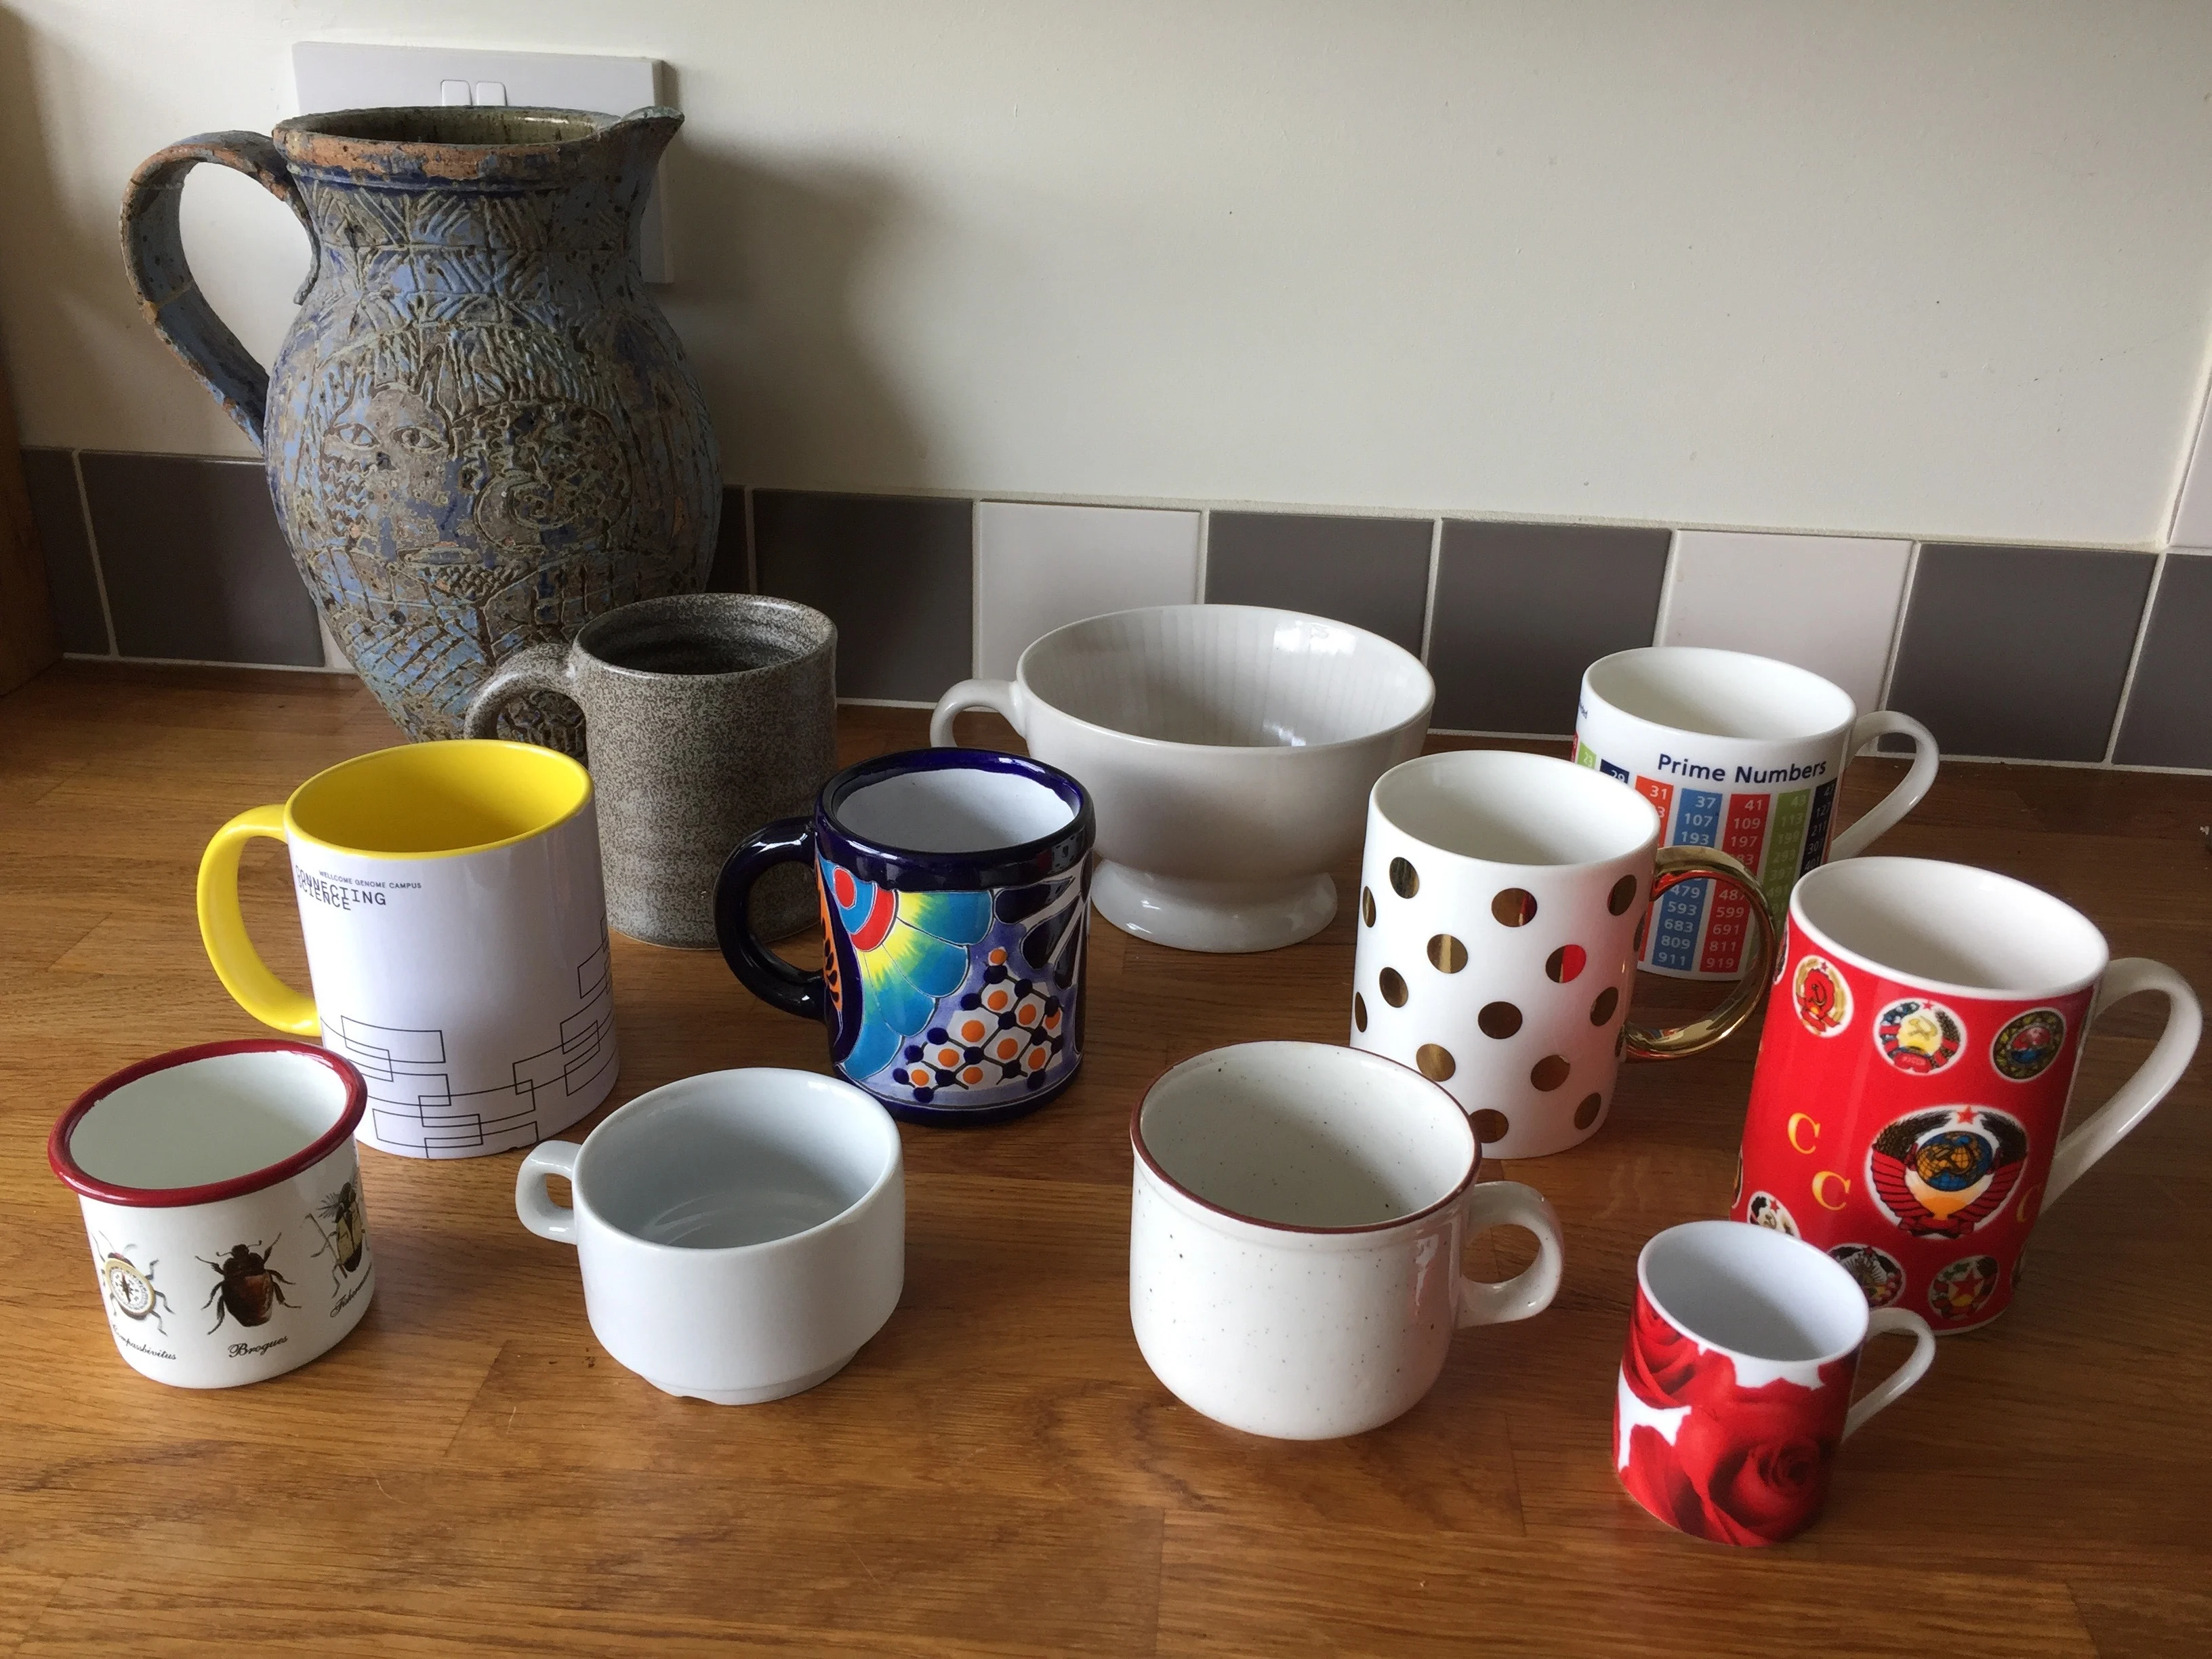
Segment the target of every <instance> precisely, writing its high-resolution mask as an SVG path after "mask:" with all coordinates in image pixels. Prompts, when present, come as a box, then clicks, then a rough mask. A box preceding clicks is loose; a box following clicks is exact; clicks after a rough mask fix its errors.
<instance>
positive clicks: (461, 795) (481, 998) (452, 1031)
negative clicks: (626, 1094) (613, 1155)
mask: <svg viewBox="0 0 2212 1659" xmlns="http://www.w3.org/2000/svg"><path fill="white" fill-rule="evenodd" d="M255 836H268V837H270V838H271V839H273V840H276V841H282V842H284V843H286V845H287V846H288V847H289V849H290V852H291V857H292V884H293V887H294V889H295V891H296V894H297V896H298V899H299V904H300V927H301V933H304V934H305V935H306V938H307V971H308V975H309V976H310V978H311V979H312V981H313V987H314V991H313V995H309V994H307V993H305V992H302V991H299V990H296V989H295V988H294V987H291V986H289V985H287V984H285V983H284V981H282V980H280V979H278V978H277V977H276V975H275V974H273V973H271V972H270V970H269V967H268V965H267V964H266V963H264V962H263V961H262V960H261V957H259V955H258V954H257V953H256V951H254V948H253V945H252V940H251V939H248V938H247V937H246V921H245V918H244V916H243V915H241V913H240V909H239V902H238V863H239V857H240V854H241V853H242V852H243V851H244V850H245V847H246V842H248V841H250V840H252V838H253V837H255ZM199 921H200V937H201V939H202V940H203V941H204V943H205V945H206V946H207V953H208V960H209V961H210V962H211V963H213V964H214V965H215V971H216V976H217V977H218V978H220V979H221V980H222V983H223V986H224V988H225V989H227V990H228V991H229V993H230V994H231V995H232V996H233V997H234V998H236V999H237V1000H238V1004H239V1006H240V1007H242V1008H244V1009H245V1010H246V1012H248V1013H249V1014H252V1015H253V1016H254V1017H255V1018H257V1019H259V1020H261V1021H263V1022H264V1023H265V1024H270V1025H273V1026H275V1027H276V1029H277V1030H280V1031H286V1032H289V1033H290V1034H291V1035H293V1036H302V1037H319V1038H320V1039H321V1040H322V1043H323V1046H324V1047H325V1048H328V1049H329V1050H330V1051H331V1053H333V1054H342V1055H343V1056H344V1057H345V1058H346V1059H347V1060H350V1061H352V1062H353V1064H354V1066H356V1068H357V1069H358V1070H359V1071H360V1073H361V1074H362V1078H363V1079H366V1080H367V1082H368V1113H367V1115H365V1116H364V1117H363V1118H362V1124H361V1131H360V1134H361V1139H362V1140H363V1141H365V1142H366V1143H368V1145H369V1146H374V1147H376V1148H377V1149H378V1150H380V1151H381V1152H400V1153H404V1154H406V1155H407V1156H409V1157H412V1158H472V1157H475V1156H477V1155H478V1154H480V1153H484V1152H507V1151H510V1150H512V1149H513V1148H515V1147H520V1146H534V1145H535V1144H536V1143H537V1142H538V1141H540V1140H542V1139H544V1138H545V1137H546V1136H547V1135H550V1134H552V1133H556V1132H557V1131H559V1130H562V1129H565V1128H567V1127H568V1126H569V1125H570V1124H572V1123H574V1122H575V1121H576V1120H577V1119H579V1118H580V1117H582V1116H583V1115H585V1114H586V1113H587V1112H589V1111H591V1110H592V1109H593V1108H594V1107H596V1106H597V1105H598V1104H599V1103H600V1102H601V1101H602V1100H604V1099H605V1098H606V1096H607V1091H609V1090H610V1089H611V1088H613V1087H614V1083H615V1073H616V1072H617V1068H618V1061H617V1057H616V1053H615V1018H614V994H613V991H612V989H611V981H610V979H609V975H608V964H607V922H606V900H605V896H604V895H603V892H602V890H601V886H600V879H599V827H598V821H597V818H596V817H595V816H594V814H593V811H592V780H591V775H590V774H588V773H587V772H586V771H585V770H584V769H583V768H582V767H581V766H580V765H578V764H577V763H575V762H574V761H573V760H571V759H569V758H568V757H567V756H566V755H562V754H557V753H556V752H555V751H554V750H550V749H539V748H537V747H534V746H532V744H521V743H500V742H492V741H489V740H484V741H477V740H463V741H459V742H453V743H422V744H410V745H408V746H407V747H404V748H399V749H384V750H377V751H376V752H374V753H373V754H368V755H362V756H361V757H358V758H356V759H354V760H349V761H344V762H341V763H339V764H338V765H337V766H333V767H331V769H329V770H327V771H324V772H319V773H317V774H316V775H314V776H313V777H312V778H309V779H308V780H307V781H306V782H305V783H303V784H301V786H300V787H298V788H297V789H295V790H294V791H293V792H292V797H291V799H289V800H288V801H286V802H285V803H284V804H283V805H281V806H257V807H255V808H253V809H252V811H246V812H241V813H240V814H239V815H238V816H237V817H234V818H233V819H232V820H231V821H230V822H229V823H226V824H225V825H223V827H222V829H219V830H217V831H216V836H215V839H214V840H213V841H211V842H209V843H208V848H207V851H206V852H205V853H204V854H203V855H202V857H201V859H200V873H199Z"/></svg>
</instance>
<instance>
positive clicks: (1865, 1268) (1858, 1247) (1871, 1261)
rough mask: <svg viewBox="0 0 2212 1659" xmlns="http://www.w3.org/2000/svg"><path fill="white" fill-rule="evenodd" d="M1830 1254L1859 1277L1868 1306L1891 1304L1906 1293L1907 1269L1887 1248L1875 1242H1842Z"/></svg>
mask: <svg viewBox="0 0 2212 1659" xmlns="http://www.w3.org/2000/svg"><path fill="white" fill-rule="evenodd" d="M1828 1254H1829V1255H1832V1256H1833V1257H1835V1258H1836V1260H1837V1261H1838V1262H1840V1263H1842V1264H1843V1269H1844V1272H1845V1273H1849V1274H1850V1276H1851V1277H1852V1278H1853V1279H1857V1281H1858V1286H1859V1289H1861V1290H1862V1291H1865V1292H1866V1299H1867V1306H1868V1307H1869V1308H1887V1306H1888V1305H1889V1304H1891V1303H1893V1302H1894V1301H1896V1300H1897V1298H1898V1297H1900V1296H1902V1295H1903V1294H1904V1293H1905V1269H1904V1267H1902V1266H1900V1265H1899V1262H1898V1260H1897V1258H1896V1257H1895V1256H1893V1255H1891V1254H1890V1253H1889V1252H1888V1251H1887V1250H1878V1249H1875V1247H1874V1246H1873V1245H1871V1244H1838V1245H1837V1246H1836V1247H1835V1248H1834V1249H1832V1250H1830V1251H1829V1252H1828Z"/></svg>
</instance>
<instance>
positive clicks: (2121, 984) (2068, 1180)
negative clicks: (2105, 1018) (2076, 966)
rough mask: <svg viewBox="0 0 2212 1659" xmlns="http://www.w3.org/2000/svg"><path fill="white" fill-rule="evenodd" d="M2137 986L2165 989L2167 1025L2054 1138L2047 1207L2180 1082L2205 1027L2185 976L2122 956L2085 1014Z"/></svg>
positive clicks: (2106, 1005)
mask: <svg viewBox="0 0 2212 1659" xmlns="http://www.w3.org/2000/svg"><path fill="white" fill-rule="evenodd" d="M2138 991H2162V992H2164V993H2165V994H2166V1030H2163V1031H2161V1032H2160V1033H2159V1038H2158V1042H2157V1045H2156V1046H2155V1047H2154V1048H2152V1049H2151V1051H2150V1058H2149V1059H2148V1060H2145V1061H2143V1063H2142V1065H2141V1066H2138V1067H2137V1068H2136V1074H2135V1075H2134V1076H2133V1077H2131V1078H2130V1079H2128V1080H2127V1081H2126V1082H2125V1083H2123V1084H2122V1085H2120V1086H2119V1087H2118V1089H2117V1090H2116V1091H2113V1095H2112V1098H2111V1099H2110V1100H2108V1101H2106V1103H2104V1104H2103V1105H2102V1106H2100V1107H2099V1108H2098V1109H2097V1110H2096V1112H2095V1113H2094V1114H2093V1115H2092V1116H2091V1117H2090V1118H2089V1119H2088V1120H2087V1121H2085V1122H2083V1123H2082V1124H2081V1125H2080V1126H2079V1127H2076V1128H2075V1130H2074V1131H2073V1132H2072V1133H2070V1134H2069V1135H2068V1136H2067V1137H2066V1138H2065V1139H2063V1140H2061V1141H2060V1142H2059V1143H2058V1150H2057V1152H2054V1153H2052V1154H2051V1173H2050V1174H2049V1175H2048V1176H2045V1177H2044V1184H2043V1207H2044V1208H2045V1209H2049V1208H2050V1207H2051V1204H2052V1203H2053V1202H2055V1201H2056V1200H2057V1197H2058V1194H2061V1193H2063V1192H2064V1191H2065V1190H2066V1189H2067V1188H2069V1187H2071V1186H2072V1185H2073V1184H2074V1183H2075V1182H2076V1181H2077V1180H2079V1179H2080V1178H2081V1172H2082V1171H2083V1170H2087V1168H2088V1167H2089V1166H2090V1165H2091V1164H2094V1163H2095V1162H2096V1161H2097V1160H2098V1159H2099V1158H2102V1157H2104V1155H2105V1154H2106V1152H2111V1151H2112V1148H2113V1147H2115V1146H2118V1145H2119V1144H2120V1141H2121V1139H2123V1138H2124V1136H2125V1135H2126V1134H2127V1133H2128V1131H2130V1129H2132V1128H2134V1127H2136V1124H2138V1123H2140V1122H2142V1121H2143V1119H2144V1118H2145V1117H2147V1116H2148V1115H2150V1109H2151V1108H2152V1107H2154V1106H2155V1105H2157V1104H2158V1103H2159V1102H2160V1101H2161V1100H2164V1099H2165V1098H2166V1094H2167V1092H2168V1091H2170V1090H2172V1087H2173V1085H2175V1084H2177V1083H2179V1081H2181V1074H2182V1073H2184V1072H2185V1071H2187V1070H2188V1069H2189V1062H2190V1060H2192V1059H2193V1058H2194V1057H2195V1056H2196V1054H2197V1039H2198V1038H2199V1037H2200V1036H2203V1032H2204V1010H2203V1006H2202V1005H2201V1004H2199V1003H2198V1001H2197V993H2196V992H2194V991H2193V990H2191V989H2190V987H2189V981H2187V980H2185V979H2184V978H2182V976H2181V975H2179V974H2177V973H2175V972H2174V971H2173V969H2171V968H2169V967H2167V966H2166V964H2165V963H2162V962H2153V961H2151V960H2150V959H2149V958H2148V957H2121V958H2120V959H2119V960H2118V962H2116V963H2113V964H2112V966H2111V967H2109V968H2107V969H2106V970H2105V978H2104V982H2103V983H2101V984H2100V985H2099V986H2098V987H2097V995H2096V999H2095V1000H2094V1001H2093V1002H2092V1003H2090V1005H2089V1019H2090V1020H2092V1021H2093V1020H2094V1019H2095V1018H2097V1016H2098V1015H2099V1014H2101V1013H2103V1012H2105V1010H2106V1009H2107V1008H2109V1007H2111V1006H2112V1005H2113V1004H2114V1003H2116V1002H2118V1000H2120V999H2121V998H2122V997H2130V996H2133V995H2134V994H2136V992H2138ZM2085 1023H2087V1022H2085ZM2085 1035H2086V1034H2085Z"/></svg>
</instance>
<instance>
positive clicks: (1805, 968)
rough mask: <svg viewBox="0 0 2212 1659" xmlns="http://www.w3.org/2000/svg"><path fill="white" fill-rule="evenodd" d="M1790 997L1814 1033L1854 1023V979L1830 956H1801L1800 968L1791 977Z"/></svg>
mask: <svg viewBox="0 0 2212 1659" xmlns="http://www.w3.org/2000/svg"><path fill="white" fill-rule="evenodd" d="M1790 1001H1791V1002H1792V1003H1794V1004H1795V1005H1796V1009H1797V1018H1799V1020H1801V1021H1802V1022H1803V1024H1804V1026H1805V1029H1806V1030H1808V1031H1810V1032H1811V1033H1812V1034H1813V1035H1814V1036H1824V1037H1828V1036H1835V1035H1836V1034H1837V1033H1838V1031H1841V1030H1843V1029H1844V1027H1845V1026H1846V1025H1849V1024H1850V1023H1851V987H1850V981H1848V980H1846V979H1845V978H1844V975H1843V970H1842V969H1839V968H1838V967H1837V966H1836V964H1835V963H1832V962H1830V961H1829V960H1828V959H1827V958H1826V957H1816V956H1805V957H1799V958H1798V961H1797V971H1796V973H1795V974H1793V975H1790Z"/></svg>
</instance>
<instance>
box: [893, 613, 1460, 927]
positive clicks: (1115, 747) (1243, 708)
mask: <svg viewBox="0 0 2212 1659" xmlns="http://www.w3.org/2000/svg"><path fill="white" fill-rule="evenodd" d="M1434 699H1435V686H1434V684H1433V683H1432V682H1431V680H1430V678H1429V675H1428V671H1427V670H1426V669H1425V668H1423V667H1422V666H1421V665H1420V663H1419V660H1418V659H1416V658H1414V657H1413V656H1412V655H1411V654H1410V653H1407V652H1406V651H1403V650H1401V649H1400V648H1399V647H1397V646H1395V645H1393V644H1392V643H1390V641H1388V640H1384V639H1382V638H1379V637H1377V636H1376V635H1372V634H1369V633H1366V632H1364V630H1362V629H1356V628H1351V627H1347V626H1346V625H1344V624H1342V623H1332V622H1328V621H1324V620H1322V619H1321V618H1319V617H1307V616H1302V615H1300V614H1298V613H1297V612H1295V611H1270V610H1265V609H1261V608H1257V607H1252V606H1244V605H1166V606H1161V607H1158V608H1156V609H1152V610H1147V611H1122V612H1119V613H1117V614H1115V615H1113V616H1108V617H1092V618H1091V619H1090V620H1088V621H1085V622H1080V623H1072V624H1070V625H1069V626H1068V627H1066V628H1062V629H1056V630H1055V631H1054V632H1053V633H1050V634H1048V635H1045V636H1044V637H1043V638H1042V639H1041V640H1039V641H1036V643H1035V644H1033V645H1031V646H1030V647H1029V649H1027V650H1026V651H1024V653H1022V657H1021V661H1020V664H1019V665H1018V668H1017V670H1016V674H1015V678H1013V679H1012V680H1011V681H1006V680H969V681H965V682H963V684H959V685H957V686H955V687H953V688H952V690H950V691H948V692H946V693H945V696H943V697H941V698H940V699H939V701H938V705H937V713H936V714H935V716H934V718H933V720H932V721H931V723H930V740H931V741H932V742H933V743H937V744H945V743H949V742H950V741H951V735H952V720H953V717H954V715H956V714H957V713H958V712H959V711H960V710H962V709H963V708H994V709H996V710H997V711H998V712H999V713H1000V714H1003V715H1005V716H1006V719H1007V720H1010V721H1011V722H1012V724H1013V726H1014V728H1015V729H1016V730H1017V731H1018V732H1021V733H1022V734H1023V736H1024V738H1025V739H1026V740H1027V742H1028V744H1029V747H1030V753H1031V754H1033V755H1035V756H1036V757H1038V758H1039V759H1041V760H1044V761H1048V762H1049V763H1052V764H1053V765H1055V766H1059V767H1061V768H1064V769H1066V770H1067V771H1069V772H1071V773H1073V774H1074V775H1076V776H1078V777H1079V778H1081V779H1082V780H1083V781H1084V784H1085V787H1086V788H1088V789H1089V790H1090V791H1091V794H1092V796H1093V798H1094V799H1095V800H1096V801H1097V811H1098V851H1099V860H1100V862H1099V868H1098V873H1097V889H1096V892H1095V899H1096V902H1097V906H1098V908H1099V911H1100V913H1101V914H1102V915H1104V916H1105V917H1106V919H1107V920H1108V921H1111V922H1113V923H1114V925H1115V926H1116V927H1120V928H1121V929H1123V930H1124V931H1125V932H1127V933H1135V934H1137V935H1138V936H1139V937H1140V938H1145V939H1153V940H1155V941H1157V942H1158V943H1161V944H1164V945H1176V946H1177V947H1179V948H1182V949H1185V950H1194V951H1263V950H1272V949H1274V948H1275V947H1277V946H1279V945H1290V944H1294V943H1296V942H1297V940H1299V939H1305V938H1308V937H1310V935H1311V934H1313V933H1316V932H1318V931H1319V930H1320V929H1321V928H1322V927H1325V926H1327V925H1328V920H1329V918H1330V917H1331V916H1332V915H1334V914H1335V908H1336V890H1335V887H1334V884H1333V883H1332V882H1331V880H1330V879H1329V878H1328V875H1327V873H1326V872H1327V870H1328V867H1329V866H1331V865H1332V864H1334V863H1335V862H1337V861H1338V860H1340V859H1343V858H1345V857H1346V856H1348V855H1349V854H1350V853H1351V852H1352V848H1354V847H1355V846H1356V845H1358V836H1359V829H1360V806H1359V803H1360V801H1361V799H1363V798H1364V795H1365V793H1366V791H1367V789H1368V787H1369V786H1370V785H1371V784H1372V783H1373V782H1374V781H1375V780H1376V778H1377V777H1378V776H1380V775H1382V774H1383V771H1384V770H1386V769H1388V768H1389V767H1390V766H1392V765H1394V764H1395V763H1397V762H1399V761H1401V760H1405V759H1407V758H1408V757H1411V756H1413V755H1414V754H1416V753H1418V752H1419V749H1420V744H1421V738H1422V736H1423V734H1424V733H1425V731H1426V729H1427V725H1428V715H1429V709H1430V707H1431V703H1432V702H1434Z"/></svg>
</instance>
